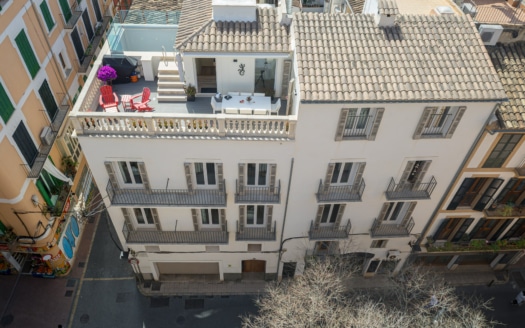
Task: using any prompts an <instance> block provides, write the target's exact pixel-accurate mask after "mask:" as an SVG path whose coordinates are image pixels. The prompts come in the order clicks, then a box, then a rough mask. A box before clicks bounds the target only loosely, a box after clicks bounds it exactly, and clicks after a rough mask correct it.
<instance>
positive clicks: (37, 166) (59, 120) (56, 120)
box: [25, 95, 70, 179]
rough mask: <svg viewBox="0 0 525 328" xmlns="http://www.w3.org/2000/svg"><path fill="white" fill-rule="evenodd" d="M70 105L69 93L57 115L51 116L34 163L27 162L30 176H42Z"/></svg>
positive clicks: (28, 175)
mask: <svg viewBox="0 0 525 328" xmlns="http://www.w3.org/2000/svg"><path fill="white" fill-rule="evenodd" d="M69 107H70V105H69V99H68V97H67V95H66V96H63V98H62V101H61V102H60V106H58V109H57V111H56V113H55V116H54V117H52V118H51V122H50V124H49V130H48V131H49V132H48V133H47V134H46V135H44V136H43V137H44V138H43V139H44V140H42V143H41V144H40V147H38V153H37V155H36V157H35V159H34V161H33V163H32V165H29V164H25V167H26V170H27V177H28V178H30V179H35V178H38V177H39V176H40V172H41V171H42V168H43V167H44V164H45V162H46V160H47V157H48V156H49V152H50V151H51V148H53V144H54V143H55V140H56V137H57V135H58V131H60V127H61V126H62V124H63V123H64V121H65V119H66V116H67V112H68V110H69Z"/></svg>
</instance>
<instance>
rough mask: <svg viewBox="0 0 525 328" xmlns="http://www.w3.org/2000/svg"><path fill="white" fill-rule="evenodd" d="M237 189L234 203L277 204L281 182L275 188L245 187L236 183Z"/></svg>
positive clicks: (279, 198) (279, 197)
mask: <svg viewBox="0 0 525 328" xmlns="http://www.w3.org/2000/svg"><path fill="white" fill-rule="evenodd" d="M236 185H237V189H236V192H235V203H238V204H254V203H265V204H268V203H271V204H279V203H280V202H281V181H280V180H279V183H278V185H277V187H271V186H246V185H242V186H241V185H240V184H239V181H237V182H236Z"/></svg>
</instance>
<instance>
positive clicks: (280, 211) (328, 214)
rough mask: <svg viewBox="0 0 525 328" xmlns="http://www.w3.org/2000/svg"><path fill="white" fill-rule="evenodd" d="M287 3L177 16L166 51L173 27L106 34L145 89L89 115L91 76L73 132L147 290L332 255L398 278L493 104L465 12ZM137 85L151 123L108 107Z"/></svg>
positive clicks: (495, 90)
mask: <svg viewBox="0 0 525 328" xmlns="http://www.w3.org/2000/svg"><path fill="white" fill-rule="evenodd" d="M287 3H288V4H289V2H287ZM287 3H285V2H284V1H283V2H281V3H280V4H279V5H278V6H272V5H266V4H264V5H257V4H256V1H255V0H243V1H227V0H214V1H211V0H200V1H191V2H189V1H188V2H184V3H183V4H182V9H181V12H180V21H178V22H176V23H175V24H177V23H178V26H176V39H175V40H174V41H175V42H174V43H175V51H173V52H172V50H171V49H170V47H169V46H168V45H167V43H168V42H170V36H172V35H173V34H172V32H166V33H164V31H170V29H173V28H174V27H173V26H171V27H170V24H165V23H162V24H157V25H155V26H148V27H147V28H146V27H145V26H141V28H138V27H137V26H136V25H135V24H121V25H119V27H118V28H119V36H118V38H117V37H115V38H114V37H113V36H112V35H111V33H110V35H109V36H108V40H109V41H110V42H109V43H107V44H106V45H105V47H104V48H103V49H102V52H103V53H107V54H108V55H111V56H115V57H116V56H120V55H121V54H124V55H126V56H129V57H134V58H136V59H138V60H140V63H139V67H140V68H139V70H140V71H141V73H142V75H143V78H141V79H139V81H138V82H137V83H129V84H116V85H113V91H115V92H116V93H117V94H118V95H119V96H120V99H125V100H126V102H125V104H124V105H120V106H119V108H118V111H117V110H115V108H112V109H111V110H109V109H108V110H107V111H103V109H102V108H101V107H100V106H99V104H98V101H97V99H98V96H99V94H100V91H99V89H100V87H101V86H102V83H101V81H99V80H98V79H97V78H96V76H95V74H94V72H93V73H92V74H90V76H89V77H88V79H87V81H86V85H87V87H86V88H84V89H83V90H82V92H81V94H80V97H79V99H80V100H79V102H78V103H77V104H76V105H75V106H74V109H73V111H72V113H71V114H70V119H71V121H72V123H73V124H74V127H75V130H76V135H77V137H78V140H79V142H80V144H81V145H82V149H83V151H84V153H85V155H86V158H87V161H88V163H89V165H90V168H91V169H92V172H93V177H94V179H95V181H96V182H97V185H99V186H100V189H101V192H102V193H103V195H104V199H105V202H106V205H107V208H108V212H109V214H110V217H111V219H112V221H113V224H114V225H115V227H116V229H117V233H118V236H119V239H120V241H121V242H122V244H123V245H124V247H125V248H126V249H129V251H130V256H131V259H130V262H131V263H132V266H133V269H134V270H135V272H136V273H138V274H141V275H142V277H143V278H144V279H146V280H151V279H154V280H170V279H173V275H176V276H177V277H176V278H177V279H180V278H181V277H184V276H185V275H193V276H194V275H201V277H202V278H203V279H212V280H213V279H215V280H237V279H242V278H246V277H252V278H253V277H258V278H266V279H270V278H274V277H276V276H293V275H294V274H296V273H297V274H300V273H301V272H302V267H303V264H304V260H305V256H323V255H327V254H334V253H337V254H341V253H343V254H348V255H347V257H352V258H356V259H358V260H360V261H361V264H362V266H363V268H362V269H363V274H364V275H374V274H376V273H382V272H388V273H390V272H393V271H394V272H395V271H396V270H399V269H400V268H401V266H402V263H403V262H404V260H405V259H406V258H407V257H408V255H409V254H410V252H411V246H410V245H412V244H413V243H414V242H415V241H416V240H417V239H418V237H420V234H421V232H422V231H423V229H424V227H425V226H426V223H427V221H428V219H429V218H430V217H431V215H432V213H433V211H434V209H435V208H436V207H437V206H438V204H439V202H440V200H441V199H442V197H443V195H445V194H446V192H447V188H448V186H449V185H450V184H451V182H452V181H453V179H454V178H455V172H457V171H458V170H459V169H460V167H461V166H462V164H463V159H464V157H465V156H466V155H467V154H468V152H469V150H470V149H471V147H472V145H473V144H474V143H475V142H476V140H477V138H478V136H479V133H480V131H481V130H482V129H483V128H484V127H485V125H486V122H487V120H488V119H489V118H490V117H491V115H492V114H493V113H494V110H495V108H496V106H497V105H498V104H499V103H501V102H502V101H504V100H506V95H505V92H504V90H503V86H502V85H501V83H500V81H499V77H498V75H497V74H496V72H495V70H494V68H493V66H492V64H491V62H490V60H489V57H488V55H487V51H486V49H485V47H484V45H483V43H482V41H481V38H480V35H479V33H478V32H477V30H476V28H475V25H474V22H473V21H472V20H471V19H470V18H469V17H468V16H464V15H461V14H459V15H456V14H450V15H429V14H430V12H431V11H432V8H433V7H426V8H424V9H420V8H419V7H418V9H420V10H423V11H424V12H426V13H429V14H419V15H406V14H400V13H399V11H398V9H397V6H396V5H395V3H393V2H386V1H381V2H379V3H377V2H376V3H375V5H374V3H371V4H368V6H367V8H368V9H366V10H367V11H366V12H371V13H373V14H356V15H349V14H339V15H332V14H324V13H312V12H302V13H296V14H294V15H293V16H291V15H290V14H289V13H290V12H291V11H290V10H289V8H288V7H286V4H287ZM456 9H457V8H456ZM458 12H459V10H458ZM155 16H156V15H155ZM159 16H162V15H159ZM152 29H155V30H154V31H155V32H154V33H155V35H156V39H155V42H156V43H155V44H151V43H150V42H153V41H151V40H149V41H150V42H148V43H147V48H143V49H140V45H137V43H133V42H129V41H130V40H142V39H144V38H145V35H147V34H148V33H152ZM163 47H164V49H165V50H166V51H162V50H161V49H162V48H163ZM100 65H101V60H100V59H98V60H97V61H96V62H95V65H94V68H98V67H100ZM184 85H185V86H186V87H188V86H189V85H192V86H194V87H195V88H196V90H197V98H196V101H195V102H185V96H184V93H183V92H184V89H183V87H184ZM144 87H147V88H149V89H150V91H151V95H150V96H149V97H150V101H149V103H148V104H149V106H150V107H153V108H154V110H153V112H133V111H131V110H130V108H132V106H133V104H132V103H129V102H128V101H127V99H128V97H124V98H123V97H122V96H124V95H133V94H140V92H141V91H142V90H143V88H144ZM216 93H221V94H222V98H221V96H218V95H217V96H215V94H216ZM264 94H265V95H266V96H267V97H266V98H265V97H263V95H264ZM226 95H231V96H232V98H229V97H226ZM271 96H273V97H271ZM270 97H271V98H272V99H271V100H270ZM228 98H229V99H228ZM253 100H255V104H254V103H253ZM234 101H235V102H234ZM266 102H267V103H266ZM261 109H263V111H262V114H263V115H258V114H259V111H260V110H261ZM451 154H454V156H451Z"/></svg>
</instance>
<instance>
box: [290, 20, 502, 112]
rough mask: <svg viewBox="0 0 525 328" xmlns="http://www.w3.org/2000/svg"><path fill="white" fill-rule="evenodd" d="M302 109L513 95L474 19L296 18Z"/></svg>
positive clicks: (499, 97)
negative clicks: (380, 21)
mask: <svg viewBox="0 0 525 328" xmlns="http://www.w3.org/2000/svg"><path fill="white" fill-rule="evenodd" d="M293 24H294V30H295V32H294V33H295V35H294V37H295V42H296V54H297V65H298V76H299V83H300V89H301V100H302V101H307V102H308V101H326V102H386V101H396V102H406V101H421V100H423V101H432V100H434V101H454V100H459V101H461V100H463V101H471V100H478V101H480V100H498V99H504V98H505V92H504V90H503V87H502V85H501V83H500V81H499V77H498V75H497V74H496V72H495V70H494V67H493V66H492V64H491V62H490V58H489V56H488V54H487V51H486V49H485V46H484V45H483V43H482V42H481V39H480V36H479V34H478V32H477V31H476V29H475V25H474V23H473V22H472V20H471V19H470V18H467V17H463V16H456V15H443V16H431V15H398V16H397V18H396V26H394V27H388V28H379V27H377V25H376V23H375V21H374V16H373V15H369V14H366V15H365V14H356V15H351V14H318V13H298V14H296V15H295V16H294V23H293Z"/></svg>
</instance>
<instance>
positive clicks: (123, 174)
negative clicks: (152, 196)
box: [117, 161, 143, 185]
mask: <svg viewBox="0 0 525 328" xmlns="http://www.w3.org/2000/svg"><path fill="white" fill-rule="evenodd" d="M117 167H118V168H119V171H120V178H121V180H122V182H123V184H125V185H142V184H143V181H142V175H141V174H140V169H139V162H126V161H119V162H117Z"/></svg>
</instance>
